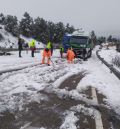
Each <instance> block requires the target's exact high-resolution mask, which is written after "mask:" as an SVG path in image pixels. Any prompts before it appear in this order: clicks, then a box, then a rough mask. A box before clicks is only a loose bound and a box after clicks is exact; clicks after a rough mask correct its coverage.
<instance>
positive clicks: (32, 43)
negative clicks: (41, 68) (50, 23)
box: [29, 39, 36, 57]
mask: <svg viewBox="0 0 120 129" xmlns="http://www.w3.org/2000/svg"><path fill="white" fill-rule="evenodd" d="M35 44H36V43H35V40H34V39H33V40H32V41H31V42H30V43H29V47H30V50H31V56H32V57H34V52H35V50H36V47H35Z"/></svg>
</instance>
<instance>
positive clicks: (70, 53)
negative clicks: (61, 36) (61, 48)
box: [67, 48, 75, 63]
mask: <svg viewBox="0 0 120 129" xmlns="http://www.w3.org/2000/svg"><path fill="white" fill-rule="evenodd" d="M74 58H75V53H74V52H73V50H72V48H68V51H67V60H68V63H74Z"/></svg>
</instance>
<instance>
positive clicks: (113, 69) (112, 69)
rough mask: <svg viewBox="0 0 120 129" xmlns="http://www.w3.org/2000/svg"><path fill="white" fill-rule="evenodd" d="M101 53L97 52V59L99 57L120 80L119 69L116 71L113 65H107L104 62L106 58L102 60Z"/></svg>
mask: <svg viewBox="0 0 120 129" xmlns="http://www.w3.org/2000/svg"><path fill="white" fill-rule="evenodd" d="M99 51H100V50H98V51H97V52H96V55H97V57H98V58H99V59H100V60H101V61H102V62H103V63H104V64H105V65H106V66H107V67H108V68H109V69H110V71H111V72H112V73H114V74H115V75H116V77H117V78H118V79H119V80H120V72H119V71H118V70H117V69H115V68H114V67H113V65H111V64H109V63H107V62H106V61H105V60H104V58H102V57H101V56H100V55H99Z"/></svg>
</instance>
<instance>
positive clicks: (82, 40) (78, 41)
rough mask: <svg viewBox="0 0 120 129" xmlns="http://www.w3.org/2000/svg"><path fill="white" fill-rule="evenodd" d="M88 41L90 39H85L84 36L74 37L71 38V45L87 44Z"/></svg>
mask: <svg viewBox="0 0 120 129" xmlns="http://www.w3.org/2000/svg"><path fill="white" fill-rule="evenodd" d="M87 41H88V37H84V36H72V37H71V38H70V43H72V44H74V43H75V44H86V43H87Z"/></svg>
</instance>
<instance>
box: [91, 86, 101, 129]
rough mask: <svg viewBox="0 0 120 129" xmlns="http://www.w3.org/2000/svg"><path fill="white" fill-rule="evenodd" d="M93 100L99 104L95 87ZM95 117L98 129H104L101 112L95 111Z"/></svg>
mask: <svg viewBox="0 0 120 129" xmlns="http://www.w3.org/2000/svg"><path fill="white" fill-rule="evenodd" d="M92 98H93V101H95V102H96V104H98V99H97V94H96V90H95V88H94V87H92ZM94 116H95V124H96V129H103V123H102V118H101V114H100V112H99V111H97V110H95V111H94Z"/></svg>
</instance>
